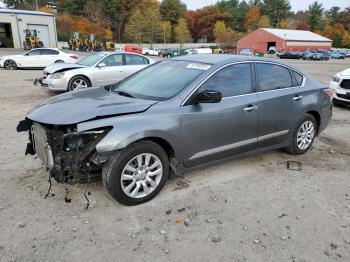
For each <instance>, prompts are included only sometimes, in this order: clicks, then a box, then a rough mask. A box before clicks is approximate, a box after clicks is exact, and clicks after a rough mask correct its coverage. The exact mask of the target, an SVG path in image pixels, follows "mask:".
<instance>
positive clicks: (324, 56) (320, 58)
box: [310, 52, 330, 61]
mask: <svg viewBox="0 0 350 262" xmlns="http://www.w3.org/2000/svg"><path fill="white" fill-rule="evenodd" d="M329 57H330V56H329V55H328V54H327V53H321V52H318V53H312V54H311V56H310V60H316V61H323V60H325V61H328V60H329Z"/></svg>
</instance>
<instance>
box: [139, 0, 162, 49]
mask: <svg viewBox="0 0 350 262" xmlns="http://www.w3.org/2000/svg"><path fill="white" fill-rule="evenodd" d="M142 13H143V16H142V17H143V33H144V35H145V38H144V41H145V42H149V43H154V42H155V41H157V40H158V39H160V35H161V20H160V15H159V10H158V4H157V3H156V5H153V6H152V5H150V6H149V7H148V8H146V9H145V10H144V11H143V12H142Z"/></svg>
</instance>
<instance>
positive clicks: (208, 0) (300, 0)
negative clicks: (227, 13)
mask: <svg viewBox="0 0 350 262" xmlns="http://www.w3.org/2000/svg"><path fill="white" fill-rule="evenodd" d="M182 2H184V3H186V5H187V9H197V8H201V7H203V6H206V5H210V4H214V3H216V2H217V0H182ZM313 2H315V0H290V4H291V5H292V9H293V11H298V10H305V9H307V8H308V6H309V5H310V4H311V3H313ZM318 2H321V3H322V4H323V6H324V7H325V8H327V9H329V8H330V7H332V6H340V7H342V8H344V7H348V6H350V1H349V0H331V1H330V0H318Z"/></svg>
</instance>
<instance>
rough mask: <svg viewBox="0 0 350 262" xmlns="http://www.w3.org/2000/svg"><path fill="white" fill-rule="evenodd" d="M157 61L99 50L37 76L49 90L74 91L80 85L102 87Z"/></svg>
mask: <svg viewBox="0 0 350 262" xmlns="http://www.w3.org/2000/svg"><path fill="white" fill-rule="evenodd" d="M153 63H154V60H152V59H150V58H148V57H146V56H143V55H138V54H134V53H128V52H100V53H97V54H92V55H89V56H87V57H84V58H83V59H81V60H79V61H78V62H77V63H56V64H52V65H49V66H48V67H46V68H45V69H44V76H43V77H41V78H36V79H35V80H34V85H38V84H40V85H41V86H42V87H43V88H45V89H48V90H50V91H60V92H62V91H73V90H76V89H79V88H87V87H91V86H101V85H107V84H111V83H115V82H118V81H121V80H122V79H124V78H126V77H128V76H129V75H132V74H133V73H135V72H137V71H139V70H141V69H143V68H145V67H147V66H149V65H150V64H153Z"/></svg>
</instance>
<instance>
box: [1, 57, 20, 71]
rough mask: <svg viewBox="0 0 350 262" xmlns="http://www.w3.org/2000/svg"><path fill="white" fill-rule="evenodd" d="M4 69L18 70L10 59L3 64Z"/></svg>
mask: <svg viewBox="0 0 350 262" xmlns="http://www.w3.org/2000/svg"><path fill="white" fill-rule="evenodd" d="M4 68H5V69H7V70H16V69H17V68H18V66H17V63H16V62H15V61H13V60H11V59H9V60H6V61H5V63H4Z"/></svg>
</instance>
